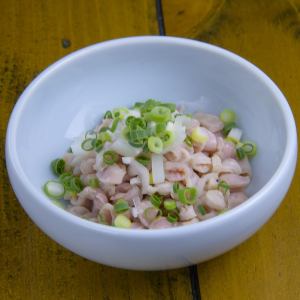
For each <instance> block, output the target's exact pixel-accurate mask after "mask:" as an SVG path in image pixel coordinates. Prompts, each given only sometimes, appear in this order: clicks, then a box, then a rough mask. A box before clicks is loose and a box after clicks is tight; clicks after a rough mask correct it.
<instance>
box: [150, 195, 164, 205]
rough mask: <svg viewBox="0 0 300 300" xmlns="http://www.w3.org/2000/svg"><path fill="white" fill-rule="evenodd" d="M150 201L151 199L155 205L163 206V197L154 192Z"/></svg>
mask: <svg viewBox="0 0 300 300" xmlns="http://www.w3.org/2000/svg"><path fill="white" fill-rule="evenodd" d="M150 201H151V203H152V205H153V206H154V207H157V208H159V207H160V206H161V203H162V198H161V197H160V196H159V195H157V194H153V195H151V197H150Z"/></svg>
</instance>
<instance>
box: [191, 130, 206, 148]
mask: <svg viewBox="0 0 300 300" xmlns="http://www.w3.org/2000/svg"><path fill="white" fill-rule="evenodd" d="M203 130H204V129H203V128H200V127H197V128H195V129H194V130H193V131H192V134H191V139H192V141H194V142H196V143H201V144H203V143H205V142H206V141H207V140H208V136H207V134H206V133H205V134H203Z"/></svg>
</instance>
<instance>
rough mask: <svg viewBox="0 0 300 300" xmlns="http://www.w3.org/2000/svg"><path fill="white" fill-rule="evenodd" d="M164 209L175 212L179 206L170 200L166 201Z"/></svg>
mask: <svg viewBox="0 0 300 300" xmlns="http://www.w3.org/2000/svg"><path fill="white" fill-rule="evenodd" d="M164 207H165V209H166V210H174V209H175V208H176V207H177V206H176V202H175V201H174V200H172V199H168V200H165V201H164Z"/></svg>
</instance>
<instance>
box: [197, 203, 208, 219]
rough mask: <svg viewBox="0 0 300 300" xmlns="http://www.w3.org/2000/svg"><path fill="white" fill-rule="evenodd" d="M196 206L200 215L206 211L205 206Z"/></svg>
mask: <svg viewBox="0 0 300 300" xmlns="http://www.w3.org/2000/svg"><path fill="white" fill-rule="evenodd" d="M197 208H198V211H199V213H200V214H201V215H202V216H204V215H205V214H206V213H207V211H206V209H205V207H204V206H203V205H198V206H197Z"/></svg>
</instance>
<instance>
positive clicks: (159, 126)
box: [155, 123, 167, 135]
mask: <svg viewBox="0 0 300 300" xmlns="http://www.w3.org/2000/svg"><path fill="white" fill-rule="evenodd" d="M166 127H167V123H157V124H156V126H155V133H156V134H158V135H159V134H160V133H162V132H164V131H165V130H166Z"/></svg>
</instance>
